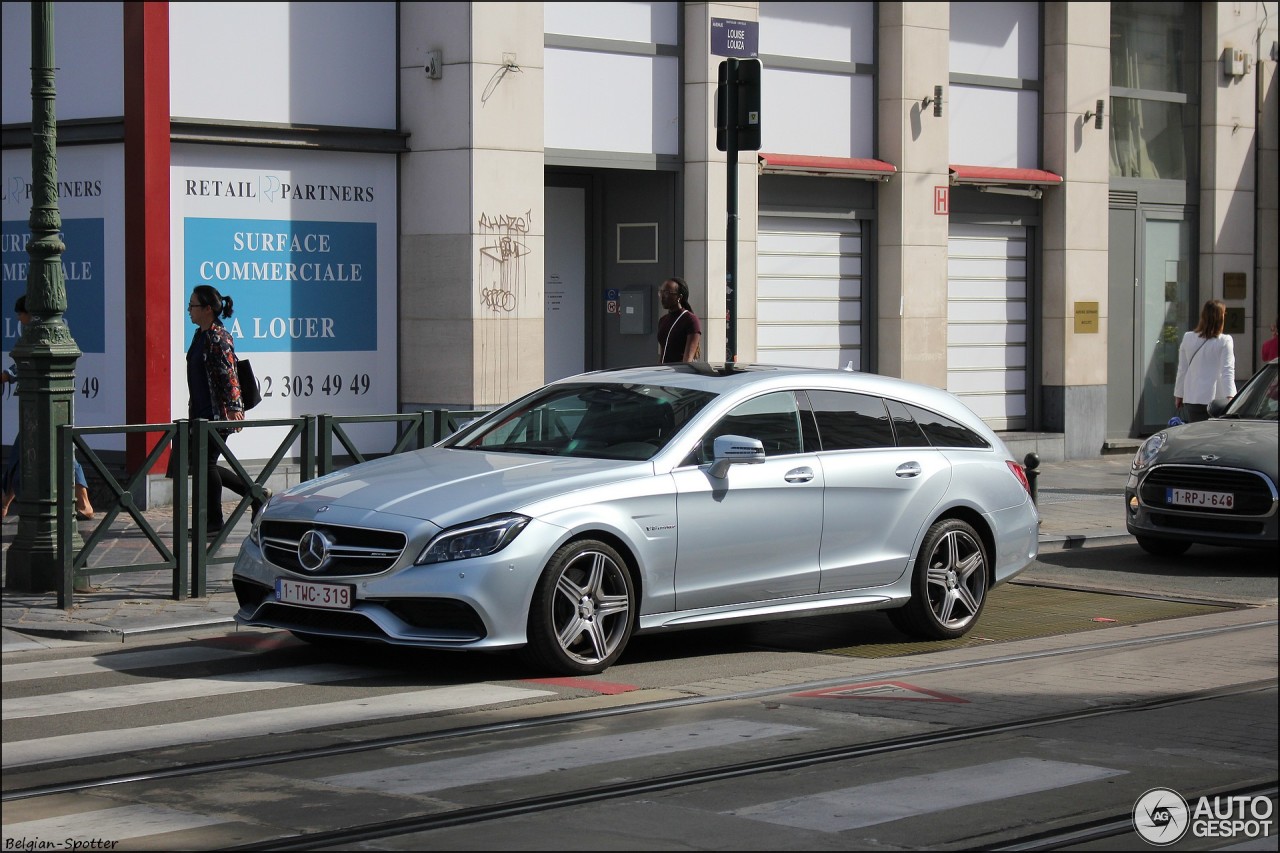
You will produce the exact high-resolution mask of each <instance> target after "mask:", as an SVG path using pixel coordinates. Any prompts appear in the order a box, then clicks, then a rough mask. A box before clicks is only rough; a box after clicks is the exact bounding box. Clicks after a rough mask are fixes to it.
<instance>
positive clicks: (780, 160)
mask: <svg viewBox="0 0 1280 853" xmlns="http://www.w3.org/2000/svg"><path fill="white" fill-rule="evenodd" d="M760 171H761V172H764V173H767V174H782V175H826V176H829V177H836V178H860V179H862V180H865V181H887V180H889V178H891V177H892V176H893V175H894V174H896V173H897V171H898V169H897V167H896V166H894V165H893V164H892V163H886V162H884V161H883V160H873V159H871V158H870V157H815V156H812V155H809V154H766V153H764V152H760Z"/></svg>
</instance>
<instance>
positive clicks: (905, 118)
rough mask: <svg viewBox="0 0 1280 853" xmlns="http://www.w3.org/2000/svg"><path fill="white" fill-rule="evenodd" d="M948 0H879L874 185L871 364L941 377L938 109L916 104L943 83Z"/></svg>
mask: <svg viewBox="0 0 1280 853" xmlns="http://www.w3.org/2000/svg"><path fill="white" fill-rule="evenodd" d="M949 28H950V4H948V3H924V2H921V3H915V2H908V3H881V4H880V32H879V35H878V37H879V58H878V60H877V64H878V68H877V71H878V75H879V77H878V88H879V93H878V97H879V102H878V104H877V109H878V112H879V140H878V143H879V145H878V147H879V154H880V156H881V157H882V158H883V159H885V160H887V161H889V162H890V163H893V164H894V165H896V166H897V167H898V174H897V175H896V176H895V177H894V179H893V180H891V181H889V182H888V183H886V184H883V185H882V186H881V187H880V189H879V209H878V211H877V229H876V236H877V241H876V242H877V248H878V255H879V268H878V270H877V276H876V279H877V293H876V305H877V316H876V323H877V325H878V331H879V344H878V347H877V351H876V353H877V357H878V367H877V372H878V373H882V374H886V375H889V376H898V377H901V378H903V379H909V380H912V381H914V382H921V383H924V384H926V385H933V386H936V387H938V388H945V387H947V217H946V216H936V215H934V208H933V197H934V187H938V186H946V185H947V184H948V181H949V176H950V170H949V169H948V159H947V154H948V148H949V141H948V123H947V122H948V119H947V115H946V109H945V108H944V110H943V115H941V116H935V115H934V114H933V110H932V108H931V107H921V101H922V100H923V99H924V98H925V97H926V96H932V95H933V89H934V86H938V85H941V86H942V87H943V93H944V94H943V99H944V103H945V101H946V100H947V96H946V91H947V89H948V86H947V81H948V56H949V35H950V30H949Z"/></svg>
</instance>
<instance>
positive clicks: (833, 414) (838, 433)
mask: <svg viewBox="0 0 1280 853" xmlns="http://www.w3.org/2000/svg"><path fill="white" fill-rule="evenodd" d="M808 394H809V404H810V406H811V407H812V408H813V415H814V417H815V418H816V419H817V421H818V436H819V438H820V439H821V440H822V449H823V450H857V449H863V448H868V447H893V445H894V440H893V427H892V426H890V424H889V413H888V411H886V410H885V407H884V401H883V400H881V399H880V398H879V397H869V396H867V395H866V394H851V393H848V392H846V391H809V392H808Z"/></svg>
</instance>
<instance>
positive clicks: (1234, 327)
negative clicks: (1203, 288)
mask: <svg viewBox="0 0 1280 853" xmlns="http://www.w3.org/2000/svg"><path fill="white" fill-rule="evenodd" d="M1222 331H1224V332H1226V333H1227V334H1228V335H1243V334H1244V309H1243V308H1228V309H1227V318H1226V321H1225V322H1224V323H1223V324H1222Z"/></svg>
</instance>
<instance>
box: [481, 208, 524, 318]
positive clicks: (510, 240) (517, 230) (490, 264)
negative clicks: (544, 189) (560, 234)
mask: <svg viewBox="0 0 1280 853" xmlns="http://www.w3.org/2000/svg"><path fill="white" fill-rule="evenodd" d="M532 217H533V211H526V212H525V214H524V215H523V216H511V215H509V214H505V213H503V214H496V215H494V214H488V213H482V214H481V215H480V222H479V229H480V241H481V242H480V274H479V276H477V279H476V280H477V282H478V283H479V287H480V304H481V306H482V307H483V308H484V309H485V310H486V311H490V312H493V313H497V314H502V313H506V314H510V313H512V312H514V311H515V310H516V306H517V305H518V304H519V301H520V297H521V296H523V295H524V285H525V280H526V276H525V264H524V257H525V256H526V255H528V254H529V246H528V244H527V243H526V242H525V239H526V237H527V235H528V233H529V223H530V221H531V220H532Z"/></svg>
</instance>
